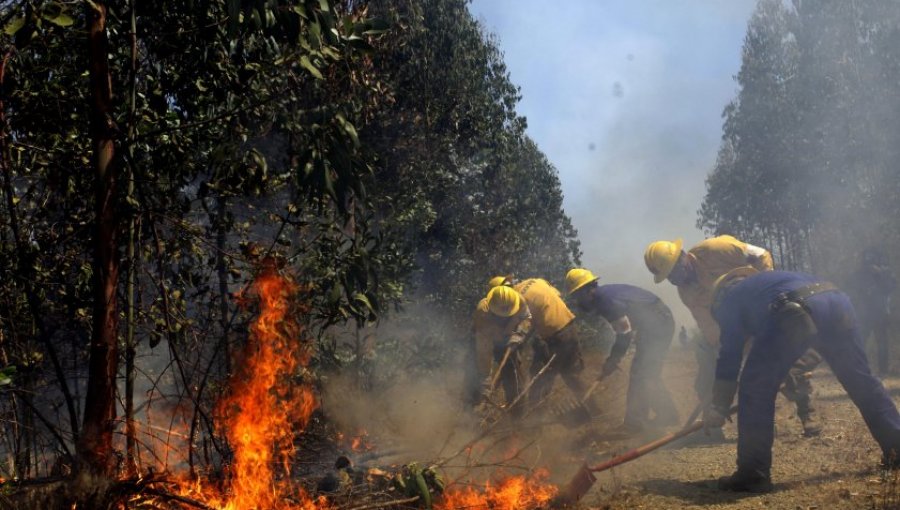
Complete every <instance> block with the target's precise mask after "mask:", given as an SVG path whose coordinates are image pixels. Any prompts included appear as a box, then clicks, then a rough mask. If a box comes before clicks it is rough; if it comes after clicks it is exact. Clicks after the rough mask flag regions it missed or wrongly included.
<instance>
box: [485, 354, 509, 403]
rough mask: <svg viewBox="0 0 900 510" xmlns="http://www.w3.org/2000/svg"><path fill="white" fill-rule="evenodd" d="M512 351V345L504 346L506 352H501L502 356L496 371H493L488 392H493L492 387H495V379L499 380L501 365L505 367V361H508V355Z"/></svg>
mask: <svg viewBox="0 0 900 510" xmlns="http://www.w3.org/2000/svg"><path fill="white" fill-rule="evenodd" d="M512 351H513V348H512V346H509V347H507V348H506V352H504V353H503V358H502V359H501V360H500V365H499V366H498V367H497V373H495V374H494V377H493V378H492V379H491V386H490V388H488V393H493V392H494V388H496V387H497V381H499V380H500V374H502V373H503V367H505V366H506V362H507V361H509V356H510V355H511V354H512Z"/></svg>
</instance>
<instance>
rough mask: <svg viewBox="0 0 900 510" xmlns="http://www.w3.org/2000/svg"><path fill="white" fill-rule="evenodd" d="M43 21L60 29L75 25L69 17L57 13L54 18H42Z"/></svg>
mask: <svg viewBox="0 0 900 510" xmlns="http://www.w3.org/2000/svg"><path fill="white" fill-rule="evenodd" d="M44 19H45V20H47V21H49V22H50V23H53V24H54V25H56V26H60V27H70V26H72V25H73V24H74V23H75V20H73V19H72V17H71V16H69V15H68V14H65V13H62V12H61V13H59V14H57V15H56V16H46V15H45V16H44Z"/></svg>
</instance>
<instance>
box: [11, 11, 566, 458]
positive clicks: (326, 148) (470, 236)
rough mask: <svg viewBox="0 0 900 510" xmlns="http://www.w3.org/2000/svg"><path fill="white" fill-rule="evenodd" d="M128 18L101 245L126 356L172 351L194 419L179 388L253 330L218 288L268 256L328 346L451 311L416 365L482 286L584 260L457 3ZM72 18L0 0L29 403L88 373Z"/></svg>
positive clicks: (494, 63)
mask: <svg viewBox="0 0 900 510" xmlns="http://www.w3.org/2000/svg"><path fill="white" fill-rule="evenodd" d="M130 5H132V3H131V2H126V1H124V0H117V1H112V2H109V3H107V6H108V8H109V12H108V25H107V30H108V36H109V65H110V76H111V79H112V90H113V95H114V104H113V111H112V112H111V113H110V118H109V119H107V120H108V122H109V125H110V126H111V127H112V128H113V129H114V132H115V138H116V140H115V143H116V151H115V154H116V159H115V161H114V168H116V169H117V171H118V176H119V182H118V187H117V188H116V193H115V196H114V197H113V200H114V207H115V211H116V214H117V216H118V220H119V221H118V224H119V225H120V226H121V228H122V229H123V232H121V233H120V235H119V237H118V242H119V244H118V245H117V246H114V247H113V248H115V249H116V250H117V252H118V253H119V254H120V255H121V256H122V257H123V258H125V260H123V265H122V276H123V278H122V281H121V282H118V283H119V288H118V291H119V292H118V295H119V296H120V299H121V300H122V301H123V302H125V303H132V304H133V308H132V309H130V310H129V309H127V307H120V308H119V309H120V310H121V317H120V323H122V326H121V329H122V330H123V331H124V330H125V327H126V325H128V324H127V321H128V320H129V319H128V317H130V316H131V315H133V316H134V320H133V322H132V323H131V324H130V326H133V330H134V332H135V340H136V342H137V344H138V346H148V348H159V347H158V346H160V345H163V346H165V347H167V348H168V349H169V350H170V353H171V355H172V357H173V360H174V363H175V364H176V365H177V367H176V370H173V372H175V373H176V374H177V376H173V377H170V380H174V384H175V385H176V386H177V389H178V391H176V392H173V393H178V394H182V395H184V397H183V398H185V399H187V400H191V403H199V404H200V405H201V406H209V405H210V401H211V398H210V397H209V396H208V395H202V394H197V395H195V394H193V392H194V391H199V392H202V391H204V389H208V388H210V387H212V388H216V387H219V386H218V385H217V383H218V380H217V378H219V377H221V376H223V375H225V371H226V370H227V369H228V366H229V363H230V362H231V360H230V358H229V354H230V353H231V351H232V350H233V348H234V345H233V344H234V343H236V342H240V341H241V340H240V339H242V338H244V337H245V333H246V332H245V328H246V324H247V322H248V321H249V319H250V317H251V315H252V308H249V309H242V308H239V307H238V306H237V305H236V303H235V300H234V299H233V298H232V295H233V294H236V293H238V292H239V291H240V290H242V289H243V288H244V287H246V285H247V284H248V283H249V282H250V281H251V280H252V278H253V276H254V274H255V272H256V271H257V270H258V268H259V266H260V263H261V261H264V260H270V259H271V258H274V259H277V260H278V261H280V263H281V267H282V268H283V270H284V271H285V272H290V273H292V274H294V275H295V276H296V277H297V280H298V281H299V282H300V284H301V286H302V288H303V289H304V293H303V296H302V298H303V301H304V302H303V305H304V316H303V317H302V319H301V320H302V322H303V323H304V325H306V326H307V329H306V331H307V332H310V333H311V334H315V335H317V336H320V337H322V338H324V337H325V333H326V332H327V330H328V328H329V327H331V326H333V325H337V324H342V323H345V322H348V321H349V322H355V323H356V324H359V325H362V324H365V323H370V322H373V321H376V320H378V319H380V318H381V317H384V316H386V315H387V314H389V312H390V311H391V310H392V307H399V306H401V305H402V304H403V303H407V302H409V301H413V300H418V301H423V302H425V303H430V304H432V305H434V306H437V307H440V308H445V309H447V310H448V311H449V312H450V314H451V315H452V316H453V317H454V320H452V321H450V322H451V323H452V324H455V329H454V330H453V331H451V332H450V333H446V334H445V333H442V334H440V335H437V334H435V335H432V336H429V337H427V338H430V339H434V340H433V341H431V340H429V341H428V342H421V343H420V344H416V345H412V346H408V350H410V351H411V352H412V355H411V356H412V357H413V358H417V357H419V358H422V359H423V360H425V359H426V358H427V360H426V361H423V365H422V366H423V367H425V368H428V367H429V365H428V363H430V362H431V361H429V360H435V361H434V362H435V363H440V362H443V360H445V359H447V356H448V355H447V353H442V352H438V351H439V348H438V347H439V346H438V347H435V345H436V344H439V343H440V344H443V345H445V346H446V344H448V343H450V342H451V340H448V338H452V339H455V337H457V336H460V335H465V334H466V332H467V331H468V324H467V323H466V320H459V318H462V317H466V318H467V316H468V314H469V312H470V310H471V307H472V306H474V304H475V302H476V301H477V299H478V298H479V297H480V295H481V294H482V293H483V287H484V284H485V282H486V281H487V279H488V277H489V276H491V275H493V274H495V273H499V272H514V273H517V274H520V275H522V276H532V275H540V276H546V277H550V278H553V277H561V275H563V274H564V272H565V270H566V269H568V267H569V266H570V265H571V264H572V263H576V262H577V260H578V256H579V251H578V242H577V238H576V233H575V231H574V229H573V228H572V226H571V223H570V221H569V219H568V217H567V216H566V215H565V214H564V212H563V210H562V195H561V191H560V185H559V180H558V177H557V175H556V171H555V169H554V168H553V167H552V165H551V164H550V163H549V162H548V161H547V159H546V158H545V157H544V156H543V154H542V153H541V152H540V150H539V149H538V148H537V146H536V145H535V144H534V143H533V142H532V141H531V140H530V139H528V138H527V136H526V135H525V133H524V130H525V119H524V118H522V117H520V116H518V115H517V114H516V112H515V106H516V103H517V102H518V100H519V94H518V90H517V89H516V87H515V86H514V85H513V84H512V83H511V82H510V80H509V76H508V73H507V71H506V68H505V66H504V64H503V59H502V54H501V53H500V51H499V50H498V48H497V45H496V43H495V42H494V41H493V40H492V39H491V37H490V36H488V35H487V34H485V33H484V31H483V29H482V28H481V27H480V25H479V24H478V23H477V22H476V21H475V20H474V19H473V18H472V16H471V15H470V14H469V12H468V9H467V2H466V1H465V0H426V1H422V2H406V1H400V0H392V1H387V2H371V3H368V2H338V1H336V0H295V1H287V0H260V1H248V0H191V1H172V0H146V1H138V2H134V5H135V9H136V10H135V11H134V12H132V11H131V7H130ZM351 6H352V7H351ZM86 9H87V6H84V5H79V4H73V3H69V2H59V1H33V0H28V1H26V0H22V1H16V2H4V3H2V4H0V20H4V25H3V27H2V34H0V39H2V41H3V47H4V48H7V49H8V50H9V51H8V53H6V54H5V55H0V57H4V56H5V57H6V59H7V60H6V67H5V74H4V80H3V86H2V89H0V90H2V97H0V98H2V101H3V108H2V111H3V114H4V117H3V119H2V121H3V122H2V125H0V129H2V131H3V133H2V135H3V136H2V137H0V140H3V143H2V145H0V159H2V166H0V168H2V170H3V172H4V174H3V176H4V177H7V178H8V179H7V180H5V181H4V182H3V189H2V194H3V197H2V198H3V200H2V201H0V203H2V204H3V206H0V267H4V268H10V269H9V270H8V272H7V273H5V277H4V279H3V280H2V281H0V335H2V336H3V338H4V339H5V338H9V339H10V341H9V342H8V343H4V344H0V348H2V349H4V351H3V354H4V355H5V357H6V358H4V359H7V358H8V359H9V360H10V363H15V364H16V365H18V366H20V367H26V366H27V367H28V369H29V374H31V376H32V377H31V379H30V380H29V384H32V385H33V386H34V387H48V388H49V387H56V386H58V387H60V388H64V387H65V384H64V383H68V384H71V385H73V386H74V385H78V384H81V383H80V382H79V381H81V380H83V378H84V375H85V371H86V370H87V369H86V360H87V357H88V343H87V341H86V339H87V338H90V336H91V335H90V333H91V327H92V321H91V319H92V317H91V312H90V311H91V310H92V300H93V295H94V292H95V291H96V289H95V288H94V286H95V282H96V280H95V278H94V277H95V275H94V270H93V269H92V265H91V263H90V262H91V259H92V253H93V251H94V249H95V248H97V246H96V243H98V242H99V240H98V239H97V238H96V237H95V232H94V229H93V218H94V213H95V206H96V204H95V203H94V202H95V196H94V194H93V193H92V191H93V189H94V185H95V182H94V181H93V176H94V173H93V171H92V156H93V154H92V151H93V148H92V146H91V136H90V129H89V128H90V119H89V109H88V105H89V104H90V102H89V99H90V94H91V90H90V82H89V74H88V72H87V65H88V58H87V54H86V50H85V46H86V45H85V33H84V29H83V27H85V26H86V23H87V20H86ZM132 18H133V19H134V26H135V27H136V31H135V32H134V33H132V29H131V21H132ZM130 225H133V231H131V232H125V229H128V228H129V226H130ZM131 233H133V236H134V239H133V241H129V235H126V234H131ZM132 242H133V244H132V245H131V247H132V248H134V250H135V256H134V258H133V259H128V258H127V257H126V254H127V253H129V250H128V248H129V246H128V244H129V243H132ZM128 275H131V276H130V277H131V278H133V279H134V281H135V292H134V295H133V296H132V295H131V294H130V292H129V291H128V290H127V288H128V287H127V286H126V284H125V282H126V281H127V280H128V279H129V276H128ZM129 312H133V314H132V313H129ZM420 322H421V321H420ZM423 325H424V324H420V326H423ZM236 338H237V340H236ZM123 341H124V340H123ZM404 348H405V349H406V348H407V347H404ZM386 350H389V349H386ZM427 351H433V352H430V353H429V352H427ZM35 353H37V354H41V353H44V354H48V356H43V355H41V356H37V357H35V356H34V354H35ZM56 360H61V361H60V362H59V363H58V364H57V363H56ZM139 371H145V372H146V373H148V374H150V373H152V370H150V369H148V368H146V367H141V368H139ZM423 371H424V369H423ZM153 377H156V375H154V376H153ZM5 380H7V379H0V384H2V381H5ZM16 382H17V381H13V384H16ZM73 393H74V394H75V395H78V394H80V392H69V393H68V394H67V393H66V392H65V391H63V390H62V389H61V390H60V392H56V391H47V392H43V393H41V394H40V395H38V396H37V397H36V400H37V401H36V407H37V408H44V407H47V408H52V409H59V408H60V404H61V403H62V402H65V401H67V400H68V401H69V402H68V403H69V404H70V405H69V406H67V409H71V411H70V412H71V414H72V416H70V417H68V419H67V418H66V417H62V418H57V419H58V420H59V421H58V423H56V425H57V426H58V427H59V430H60V432H61V435H62V436H63V437H67V438H68V437H72V436H74V435H75V433H77V424H78V423H80V420H81V416H76V414H78V413H79V412H80V411H79V409H80V408H81V407H82V406H79V405H75V403H74V402H71V400H72V399H73V398H75V397H72V396H71V395H72V394H73ZM173 407H174V406H173ZM207 411H208V410H207ZM13 412H23V411H22V410H18V409H17V410H13ZM28 412H30V411H28ZM52 416H55V417H59V416H60V413H59V412H54V414H53V415H52ZM195 419H199V418H195ZM6 422H7V423H13V422H14V420H12V421H10V420H7V421H6ZM206 425H207V426H208V423H207V424H206ZM200 428H201V427H199V426H198V427H197V429H198V430H199V429H200ZM205 433H207V434H211V433H212V431H211V430H206V431H205ZM19 439H20V441H19V442H20V443H23V442H24V443H27V442H28V441H21V438H19Z"/></svg>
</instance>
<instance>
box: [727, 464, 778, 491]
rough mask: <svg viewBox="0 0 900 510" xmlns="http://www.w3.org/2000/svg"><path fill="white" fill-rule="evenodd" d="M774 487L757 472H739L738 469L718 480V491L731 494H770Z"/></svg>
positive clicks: (769, 480)
mask: <svg viewBox="0 0 900 510" xmlns="http://www.w3.org/2000/svg"><path fill="white" fill-rule="evenodd" d="M773 489H775V486H774V485H772V480H771V479H770V478H769V477H768V476H766V475H764V474H762V473H760V472H759V471H755V470H753V471H741V470H740V469H738V470H737V471H735V472H734V474H732V475H731V476H723V477H722V478H719V490H720V491H731V492H752V493H755V494H762V493H766V492H772V490H773Z"/></svg>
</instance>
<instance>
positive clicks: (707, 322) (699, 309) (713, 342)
mask: <svg viewBox="0 0 900 510" xmlns="http://www.w3.org/2000/svg"><path fill="white" fill-rule="evenodd" d="M688 310H690V311H691V315H692V316H693V317H694V320H695V321H697V327H698V328H700V332H701V333H703V339H704V340H706V344H707V345H709V346H712V347H718V346H719V325H718V324H717V323H716V320H715V319H713V316H712V313H711V312H710V311H709V308H707V307H705V306H688Z"/></svg>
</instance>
